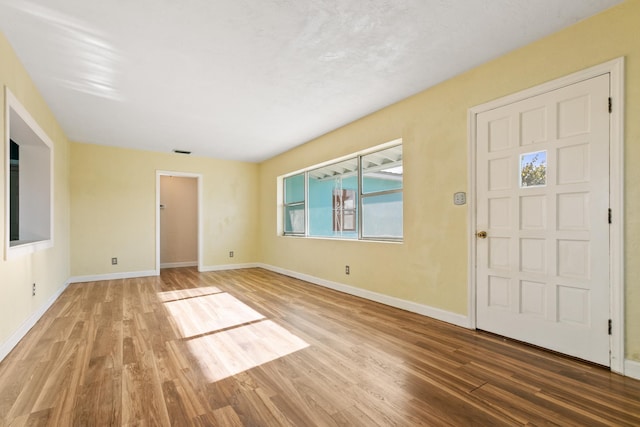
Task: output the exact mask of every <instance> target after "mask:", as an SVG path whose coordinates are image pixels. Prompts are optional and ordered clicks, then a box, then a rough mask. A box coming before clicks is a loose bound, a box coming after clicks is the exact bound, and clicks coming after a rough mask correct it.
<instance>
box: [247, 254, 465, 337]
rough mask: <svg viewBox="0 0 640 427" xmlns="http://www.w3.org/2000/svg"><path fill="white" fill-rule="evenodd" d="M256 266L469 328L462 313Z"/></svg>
mask: <svg viewBox="0 0 640 427" xmlns="http://www.w3.org/2000/svg"><path fill="white" fill-rule="evenodd" d="M257 267H261V268H264V269H266V270H270V271H273V272H276V273H280V274H284V275H285V276H290V277H294V278H296V279H300V280H304V281H306V282H310V283H313V284H315V285H320V286H324V287H325V288H329V289H333V290H336V291H339V292H344V293H346V294H349V295H354V296H357V297H360V298H364V299H368V300H371V301H375V302H379V303H381V304H385V305H388V306H391V307H395V308H400V309H402V310H406V311H410V312H412V313H417V314H421V315H423V316H427V317H431V318H434V319H437V320H442V321H443V322H447V323H451V324H453V325H456V326H462V327H463V328H469V320H468V319H467V316H464V315H462V314H457V313H452V312H450V311H446V310H442V309H439V308H435V307H430V306H428V305H424V304H418V303H416V302H413V301H407V300H403V299H401V298H396V297H392V296H389V295H385V294H381V293H378V292H373V291H368V290H366V289H361V288H356V287H354V286H349V285H345V284H342V283H338V282H332V281H330V280H325V279H320V278H318V277H314V276H310V275H308V274H303V273H298V272H295V271H291V270H286V269H284V268H280V267H274V266H272V265H268V264H257Z"/></svg>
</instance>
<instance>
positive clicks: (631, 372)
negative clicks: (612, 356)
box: [624, 359, 640, 380]
mask: <svg viewBox="0 0 640 427" xmlns="http://www.w3.org/2000/svg"><path fill="white" fill-rule="evenodd" d="M624 375H625V376H627V377H630V378H635V379H637V380H640V362H636V361H635V360H629V359H627V360H625V361H624Z"/></svg>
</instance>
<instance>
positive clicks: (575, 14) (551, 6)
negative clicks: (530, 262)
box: [0, 0, 620, 161]
mask: <svg viewBox="0 0 640 427" xmlns="http://www.w3.org/2000/svg"><path fill="white" fill-rule="evenodd" d="M617 3H620V0H535V1H534V0H179V1H176V0H106V1H105V0H101V1H97V0H47V1H45V0H40V1H36V0H33V1H28V0H0V31H1V32H2V33H4V34H5V36H6V37H7V38H8V39H9V41H10V43H11V45H12V46H13V48H14V49H15V50H16V52H17V54H18V56H19V57H20V59H21V60H22V62H23V64H24V65H25V67H26V68H27V70H28V71H29V73H30V75H31V77H32V78H33V80H34V81H35V83H36V85H37V86H38V88H39V90H40V91H41V93H42V94H43V96H44V98H45V99H46V101H47V102H48V104H49V106H50V107H51V108H52V110H53V112H54V114H55V116H56V117H57V119H58V121H59V122H60V124H61V125H62V127H63V129H64V131H65V132H66V134H67V136H68V137H69V138H70V139H71V140H75V141H80V142H88V143H94V144H103V145H115V146H122V147H130V148H138V149H144V150H154V151H165V152H169V151H171V150H172V149H174V148H176V149H182V150H191V151H193V154H194V155H199V156H210V157H217V158H225V159H237V160H246V161H261V160H264V159H267V158H269V157H272V156H274V155H276V154H278V153H281V152H283V151H286V150H288V149H290V148H292V147H294V146H296V145H299V144H302V143H304V142H306V141H309V140H310V139H312V138H314V137H317V136H319V135H322V134H324V133H326V132H328V131H331V130H333V129H336V128H338V127H340V126H342V125H344V124H347V123H349V122H351V121H353V120H356V119H358V118H360V117H362V116H365V115H367V114H369V113H372V112H374V111H376V110H379V109H380V108H382V107H385V106H387V105H389V104H392V103H394V102H396V101H399V100H401V99H404V98H406V97H408V96H410V95H413V94H415V93H417V92H420V91H421V90H423V89H426V88H428V87H430V86H433V85H435V84H437V83H439V82H441V81H443V80H446V79H448V78H450V77H452V76H454V75H456V74H459V73H462V72H464V71H466V70H468V69H470V68H473V67H474V66H477V65H479V64H481V63H483V62H486V61H488V60H490V59H492V58H495V57H497V56H500V55H502V54H504V53H506V52H508V51H510V50H513V49H515V48H517V47H520V46H523V45H525V44H527V43H530V42H532V41H534V40H536V39H539V38H541V37H543V36H545V35H547V34H550V33H552V32H555V31H557V30H559V29H561V28H563V27H566V26H568V25H571V24H573V23H575V22H577V21H579V20H581V19H584V18H586V17H588V16H591V15H593V14H595V13H597V12H599V11H601V10H604V9H606V8H608V7H610V6H612V5H614V4H617ZM0 60H1V58H0ZM380 142H381V143H382V142H384V141H380Z"/></svg>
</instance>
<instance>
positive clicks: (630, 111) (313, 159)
mask: <svg viewBox="0 0 640 427" xmlns="http://www.w3.org/2000/svg"><path fill="white" fill-rule="evenodd" d="M639 20H640V1H639V0H632V1H628V2H626V3H623V4H622V5H620V6H619V7H616V8H613V9H610V10H608V11H605V12H604V13H602V14H600V15H598V16H596V17H593V18H591V19H588V20H586V21H583V22H581V23H579V24H577V25H575V26H573V27H570V28H568V29H565V30H563V31H561V32H559V33H556V34H554V35H552V36H550V37H547V38H545V39H543V40H540V41H538V42H536V43H533V44H531V45H529V46H526V47H524V48H522V49H519V50H517V51H514V52H512V53H510V54H508V55H505V56H503V57H501V58H498V59H496V60H494V61H491V62H489V63H486V64H484V65H482V66H480V67H477V68H475V69H473V70H471V71H469V72H467V73H464V74H462V75H460V76H457V77H455V78H453V79H451V80H448V81H446V82H444V83H442V84H440V85H437V86H435V87H433V88H431V89H428V90H426V91H424V92H422V93H420V94H418V95H415V96H413V97H411V98H408V99H406V100H404V101H401V102H399V103H397V104H394V105H392V106H389V107H387V108H385V109H383V110H381V111H379V112H377V113H375V114H372V115H370V116H368V117H365V118H363V119H361V120H358V121H356V122H354V123H352V124H350V125H347V126H345V127H343V128H341V129H337V130H335V131H333V132H331V133H329V134H327V135H324V136H322V137H320V138H318V139H316V140H313V141H311V142H309V143H307V144H305V145H302V146H300V147H298V148H296V149H293V150H291V151H289V152H286V153H284V154H282V155H280V156H277V157H275V158H273V159H270V160H268V161H266V162H264V163H262V164H261V167H260V194H261V199H260V212H261V228H260V248H261V254H262V261H263V262H264V263H266V264H270V265H274V266H277V267H280V268H284V269H289V270H294V271H296V272H300V273H305V274H309V275H312V276H316V277H319V278H322V279H327V280H332V281H336V282H340V283H345V284H348V285H352V286H356V287H360V288H363V289H366V290H371V291H375V292H380V293H383V294H387V295H390V296H394V297H399V298H403V299H407V300H410V301H414V302H417V303H421V304H425V305H428V306H431V307H435V308H439V309H443V310H447V311H450V312H454V313H459V314H466V313H467V266H468V259H467V236H468V233H470V232H472V231H471V230H467V206H462V207H460V206H454V205H453V202H452V197H453V193H454V192H456V191H468V188H467V182H468V181H467V179H468V176H467V167H468V148H467V111H468V109H469V108H470V107H473V106H475V105H479V104H482V103H485V102H487V101H490V100H493V99H496V98H499V97H502V96H505V95H508V94H511V93H514V92H518V91H521V90H523V89H526V88H529V87H532V86H535V85H538V84H541V83H544V82H546V81H549V80H553V79H555V78H558V77H561V76H564V75H567V74H571V73H573V72H576V71H579V70H582V69H585V68H588V67H590V66H593V65H597V64H600V63H603V62H606V61H608V60H610V59H614V58H617V57H620V56H625V57H626V117H625V121H626V126H625V134H626V138H625V158H626V164H625V186H626V189H625V200H626V212H625V215H626V221H625V227H626V233H625V239H626V255H625V262H626V272H625V273H626V277H627V281H626V302H627V307H626V344H627V357H628V358H631V359H633V360H637V361H640V309H638V307H640V282H639V281H637V280H635V278H636V277H640V263H638V262H636V260H637V259H639V258H640V237H639V236H640V219H639V216H638V215H636V214H635V212H636V211H637V210H638V208H640V168H638V167H637V166H636V165H635V163H636V162H637V161H638V159H640V143H639V140H640V120H638V119H637V118H638V117H640V30H639V29H638V22H640V21H639ZM461 54H463V53H461ZM396 138H403V140H404V174H405V181H404V182H405V190H404V207H405V211H404V212H405V213H404V226H405V230H404V235H405V238H404V243H402V244H388V243H387V244H385V243H370V242H345V241H332V240H311V239H299V238H287V237H280V236H277V233H276V225H277V224H276V222H277V220H276V216H277V207H276V203H277V200H276V194H277V186H276V177H277V176H279V175H282V174H285V173H289V172H291V171H295V170H298V169H301V168H304V167H307V166H310V165H313V164H316V163H320V162H323V161H327V160H330V159H332V158H336V157H339V156H342V155H346V154H349V153H353V152H355V151H358V150H362V149H365V148H368V147H371V146H374V145H377V144H380V143H383V142H386V141H390V140H392V139H396ZM345 264H349V265H350V266H351V275H349V276H346V275H345V274H344V265H345Z"/></svg>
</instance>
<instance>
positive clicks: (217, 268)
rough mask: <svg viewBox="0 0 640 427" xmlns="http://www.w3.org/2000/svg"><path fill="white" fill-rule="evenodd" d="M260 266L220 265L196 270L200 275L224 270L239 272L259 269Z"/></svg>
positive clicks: (251, 264)
mask: <svg viewBox="0 0 640 427" xmlns="http://www.w3.org/2000/svg"><path fill="white" fill-rule="evenodd" d="M260 266H261V264H256V263H245V264H220V265H209V266H204V267H201V268H198V271H199V272H200V273H206V272H209V271H224V270H240V269H242V268H256V267H260Z"/></svg>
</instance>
